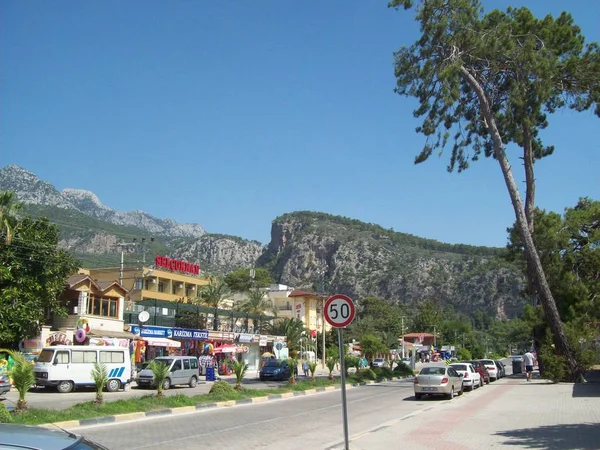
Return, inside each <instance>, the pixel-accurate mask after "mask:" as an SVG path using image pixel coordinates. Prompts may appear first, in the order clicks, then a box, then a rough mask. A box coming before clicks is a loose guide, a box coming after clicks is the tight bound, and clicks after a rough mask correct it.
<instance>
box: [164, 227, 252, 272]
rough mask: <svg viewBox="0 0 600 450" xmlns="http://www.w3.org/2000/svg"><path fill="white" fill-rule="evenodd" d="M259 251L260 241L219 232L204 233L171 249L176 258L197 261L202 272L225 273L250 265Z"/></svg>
mask: <svg viewBox="0 0 600 450" xmlns="http://www.w3.org/2000/svg"><path fill="white" fill-rule="evenodd" d="M261 252H262V245H261V244H260V242H256V241H248V240H245V239H241V238H239V237H236V236H226V235H219V234H205V235H204V236H202V237H201V238H200V239H198V240H196V241H194V242H191V243H186V244H184V245H182V246H180V247H177V248H175V249H174V250H173V254H175V255H176V256H177V257H178V258H181V259H184V260H186V261H195V260H196V261H198V262H199V263H200V270H201V271H202V273H204V274H207V273H215V274H226V273H229V272H232V271H234V270H236V269H239V268H243V267H252V266H253V265H254V264H255V263H256V260H257V259H258V257H259V256H260V254H261Z"/></svg>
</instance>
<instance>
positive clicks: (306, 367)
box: [302, 361, 309, 378]
mask: <svg viewBox="0 0 600 450" xmlns="http://www.w3.org/2000/svg"><path fill="white" fill-rule="evenodd" d="M308 370H309V367H308V362H307V361H304V362H303V363H302V371H303V372H304V377H305V378H308Z"/></svg>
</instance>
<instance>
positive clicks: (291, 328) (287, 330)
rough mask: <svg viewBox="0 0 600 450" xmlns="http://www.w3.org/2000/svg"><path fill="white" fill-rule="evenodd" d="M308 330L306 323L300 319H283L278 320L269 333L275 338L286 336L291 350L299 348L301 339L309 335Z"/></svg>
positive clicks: (269, 327) (271, 326)
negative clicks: (305, 334) (306, 334)
mask: <svg viewBox="0 0 600 450" xmlns="http://www.w3.org/2000/svg"><path fill="white" fill-rule="evenodd" d="M307 332H308V329H307V328H306V327H305V326H304V322H302V321H301V320H300V319H289V318H286V319H283V320H278V321H276V322H275V323H273V324H270V325H269V326H268V333H269V334H271V335H273V336H285V339H286V341H287V347H288V349H290V350H295V349H297V348H298V344H299V342H300V339H302V336H303V333H307Z"/></svg>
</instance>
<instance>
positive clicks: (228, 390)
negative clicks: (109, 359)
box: [210, 381, 235, 395]
mask: <svg viewBox="0 0 600 450" xmlns="http://www.w3.org/2000/svg"><path fill="white" fill-rule="evenodd" d="M234 393H235V388H234V387H233V386H232V385H230V384H229V383H228V382H227V381H217V382H216V383H215V384H213V385H212V387H211V388H210V394H216V395H231V394H234Z"/></svg>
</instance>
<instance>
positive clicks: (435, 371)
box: [420, 367, 446, 375]
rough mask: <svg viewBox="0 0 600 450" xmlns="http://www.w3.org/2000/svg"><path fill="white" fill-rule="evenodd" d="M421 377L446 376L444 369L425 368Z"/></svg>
mask: <svg viewBox="0 0 600 450" xmlns="http://www.w3.org/2000/svg"><path fill="white" fill-rule="evenodd" d="M420 375H446V369H445V368H444V367H423V368H422V369H421V372H420Z"/></svg>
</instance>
